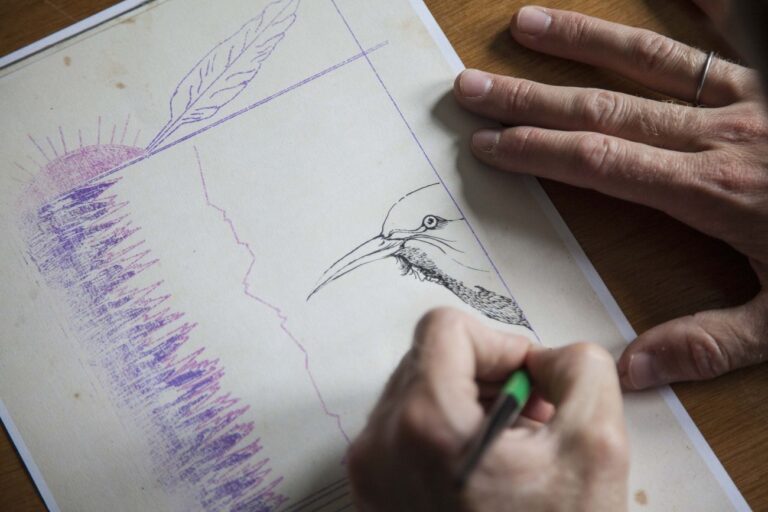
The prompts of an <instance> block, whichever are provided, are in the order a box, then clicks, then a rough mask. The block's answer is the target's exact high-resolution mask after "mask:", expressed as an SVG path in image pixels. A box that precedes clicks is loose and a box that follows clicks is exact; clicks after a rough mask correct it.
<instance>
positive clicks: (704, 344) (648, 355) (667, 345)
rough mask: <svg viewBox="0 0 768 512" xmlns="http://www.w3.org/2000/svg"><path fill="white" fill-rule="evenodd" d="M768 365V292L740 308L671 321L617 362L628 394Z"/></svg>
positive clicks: (649, 333)
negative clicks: (743, 368) (742, 368)
mask: <svg viewBox="0 0 768 512" xmlns="http://www.w3.org/2000/svg"><path fill="white" fill-rule="evenodd" d="M766 360H768V291H767V290H763V291H761V292H760V294H758V295H757V297H755V298H754V299H752V301H750V302H748V303H747V304H744V305H742V306H739V307H735V308H730V309H718V310H711V311H704V312H702V313H696V314H695V315H692V316H685V317H681V318H677V319H675V320H670V321H669V322H666V323H663V324H661V325H659V326H656V327H654V328H652V329H650V330H648V331H646V332H645V333H643V334H642V335H640V336H639V337H638V338H637V339H635V341H633V342H632V343H630V345H629V346H628V347H627V348H626V349H625V350H624V353H623V354H622V355H621V358H620V359H619V362H618V370H619V376H620V379H621V385H622V387H623V388H624V389H626V390H639V389H645V388H650V387H654V386H661V385H663V384H668V383H670V382H678V381H685V380H702V379H711V378H714V377H717V376H719V375H722V374H723V373H726V372H729V371H731V370H735V369H737V368H741V367H743V366H749V365H753V364H757V363H761V362H763V361H766Z"/></svg>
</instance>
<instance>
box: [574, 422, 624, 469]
mask: <svg viewBox="0 0 768 512" xmlns="http://www.w3.org/2000/svg"><path fill="white" fill-rule="evenodd" d="M576 442H577V443H579V445H580V446H581V449H582V450H584V451H586V453H588V454H590V458H591V459H593V460H599V461H601V462H602V464H604V465H607V466H611V467H612V468H616V467H617V466H618V467H627V466H628V465H629V441H628V440H627V433H626V429H625V428H624V426H623V424H615V423H606V422H603V423H597V424H594V425H591V426H590V427H588V428H585V429H583V430H581V431H580V432H579V434H578V438H577V440H576Z"/></svg>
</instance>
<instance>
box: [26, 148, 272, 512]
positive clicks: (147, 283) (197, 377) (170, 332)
mask: <svg viewBox="0 0 768 512" xmlns="http://www.w3.org/2000/svg"><path fill="white" fill-rule="evenodd" d="M108 151H109V149H108ZM89 154H92V155H97V156H96V157H95V161H96V162H102V159H100V157H99V152H98V151H97V152H91V153H89ZM78 155H82V154H81V153H78ZM68 156H70V155H65V156H64V157H61V158H62V159H64V161H69V162H71V161H72V160H68V159H67V157H68ZM101 156H103V155H101ZM86 165H87V164H78V168H79V169H82V168H85V167H86ZM94 172H96V170H95V169H94ZM117 181H119V180H118V179H112V180H108V181H107V180H103V181H101V182H97V183H90V184H85V185H82V186H80V187H76V188H74V189H73V190H71V191H70V192H68V193H67V194H65V195H64V196H61V197H60V198H58V199H55V200H53V201H50V202H48V203H46V204H43V205H42V206H40V207H38V208H36V210H35V212H34V214H33V215H31V216H28V217H27V225H26V226H25V231H26V233H27V235H28V243H29V255H30V257H31V259H32V261H33V262H34V263H35V264H36V266H37V268H38V269H39V270H40V273H41V274H42V276H43V277H44V278H45V280H46V282H47V284H48V285H49V286H51V287H53V288H57V289H60V290H61V291H63V293H64V296H65V298H66V303H67V304H68V306H69V310H70V312H71V315H70V316H71V324H72V327H73V329H74V331H75V332H77V333H78V341H79V343H81V346H82V351H83V353H85V354H88V357H90V361H89V362H90V363H91V364H93V365H95V366H96V367H98V368H100V369H101V371H102V373H103V375H102V377H101V380H102V385H104V387H105V388H106V389H108V390H109V391H110V392H111V395H112V397H113V400H114V402H115V404H116V405H117V406H118V408H119V410H120V411H122V414H121V415H122V417H123V421H124V422H126V423H130V424H132V425H133V426H134V428H138V429H140V431H142V432H143V434H144V435H145V437H146V439H147V441H148V443H149V446H150V447H151V454H150V455H151V460H152V462H153V466H154V468H155V471H156V478H157V480H158V482H159V483H160V485H161V486H162V487H163V488H165V489H166V490H167V491H168V492H169V493H170V494H179V495H182V496H185V499H190V498H191V499H194V500H195V501H197V502H198V503H199V505H200V508H202V509H204V510H211V511H219V510H249V511H251V510H254V511H267V510H274V509H276V508H277V507H279V506H281V505H282V504H283V503H285V502H286V501H287V498H286V497H285V496H283V495H281V494H280V493H279V491H278V487H279V485H280V482H281V481H282V479H283V478H282V477H280V476H273V475H271V469H270V461H269V459H268V458H266V457H264V456H263V455H262V454H261V450H262V446H261V444H260V441H259V438H258V437H256V435H255V433H254V421H249V420H248V419H246V416H245V415H246V413H247V412H248V410H249V407H248V406H247V405H243V404H242V403H241V402H240V400H239V399H238V398H236V397H233V396H231V395H230V394H229V393H227V392H225V391H223V390H222V389H221V385H220V381H221V378H222V377H223V375H224V373H225V370H224V368H223V367H222V366H221V364H220V363H219V361H218V359H208V358H207V357H206V355H207V352H206V350H205V349H204V348H198V349H197V350H191V349H188V348H186V344H187V343H188V342H189V339H190V336H191V335H192V333H193V331H194V328H195V325H196V324H195V323H193V322H192V321H191V320H188V319H185V317H184V314H183V313H181V312H178V311H175V310H174V309H173V307H172V306H171V305H170V304H169V302H170V298H171V296H170V294H169V293H167V292H164V291H163V288H164V286H163V283H162V281H152V280H151V279H149V278H148V277H146V274H145V271H146V270H147V269H149V268H151V267H153V266H154V265H155V264H156V263H157V260H156V259H153V258H152V255H151V251H150V250H149V248H147V247H146V243H145V241H144V240H142V239H141V238H140V235H139V233H138V232H139V230H140V229H139V228H138V227H136V226H134V225H132V223H131V221H130V219H129V212H128V202H126V201H120V200H118V199H117V196H116V195H115V194H111V193H110V192H109V190H110V188H111V187H113V186H114V185H115V183H116V182H117ZM115 434H116V435H119V434H118V433H115Z"/></svg>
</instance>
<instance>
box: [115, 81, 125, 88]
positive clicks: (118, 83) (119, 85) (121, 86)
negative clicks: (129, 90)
mask: <svg viewBox="0 0 768 512" xmlns="http://www.w3.org/2000/svg"><path fill="white" fill-rule="evenodd" d="M115 87H117V88H118V89H125V84H124V83H123V82H117V83H116V84H115Z"/></svg>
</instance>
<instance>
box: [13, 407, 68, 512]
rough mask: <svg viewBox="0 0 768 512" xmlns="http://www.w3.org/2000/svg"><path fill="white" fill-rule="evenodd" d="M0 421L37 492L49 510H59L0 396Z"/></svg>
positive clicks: (58, 511) (50, 511) (57, 511)
mask: <svg viewBox="0 0 768 512" xmlns="http://www.w3.org/2000/svg"><path fill="white" fill-rule="evenodd" d="M0 421H2V422H3V425H5V430H7V431H8V436H9V437H10V438H11V442H13V445H14V446H15V447H16V451H17V452H19V456H20V457H21V460H22V461H23V462H24V466H26V468H27V471H28V472H29V476H31V477H32V481H33V482H34V483H35V487H37V492H39V493H40V497H41V498H42V499H43V502H44V503H45V506H46V507H47V508H48V510H49V512H60V509H59V506H58V505H57V504H56V500H54V499H53V493H51V490H50V489H49V488H48V484H47V483H45V479H44V478H43V474H42V473H41V472H40V468H38V467H37V464H36V463H35V460H34V458H33V457H32V453H31V452H30V451H29V449H28V448H27V445H26V443H24V440H23V439H22V438H21V432H19V429H17V428H16V424H14V423H13V420H12V419H11V415H10V413H9V412H8V409H7V408H6V407H5V403H3V400H2V398H0Z"/></svg>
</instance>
